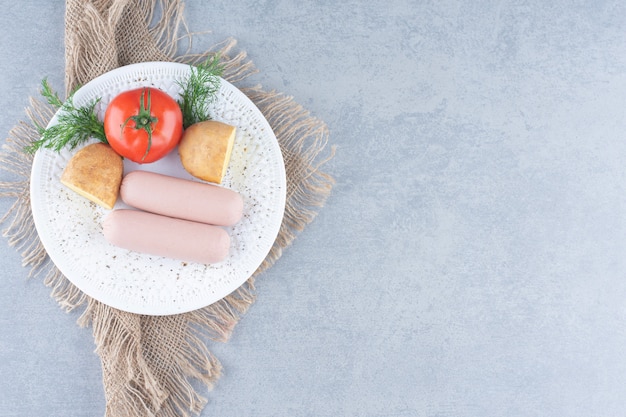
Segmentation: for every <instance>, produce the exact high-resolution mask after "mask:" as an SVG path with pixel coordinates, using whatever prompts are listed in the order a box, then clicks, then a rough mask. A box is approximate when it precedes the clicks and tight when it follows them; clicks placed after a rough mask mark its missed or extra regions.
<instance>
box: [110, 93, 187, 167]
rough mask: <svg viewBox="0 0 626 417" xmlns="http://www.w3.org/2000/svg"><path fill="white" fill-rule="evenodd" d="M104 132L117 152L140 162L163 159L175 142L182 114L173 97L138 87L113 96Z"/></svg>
mask: <svg viewBox="0 0 626 417" xmlns="http://www.w3.org/2000/svg"><path fill="white" fill-rule="evenodd" d="M104 133H105V135H106V138H107V141H108V142H109V145H111V147H112V148H113V150H115V151H116V152H117V153H118V154H120V155H121V156H123V157H124V158H128V159H130V160H131V161H134V162H137V163H140V164H143V163H149V162H154V161H156V160H159V159H161V158H163V157H164V156H165V155H167V154H168V153H169V152H170V151H171V150H172V149H174V148H175V147H176V145H178V142H180V139H181V137H182V134H183V115H182V112H181V110H180V107H179V106H178V103H177V102H176V100H174V99H173V98H172V97H170V96H169V95H168V94H166V93H164V92H163V91H161V90H158V89H156V88H151V87H142V88H137V89H135V90H128V91H125V92H123V93H121V94H119V95H118V96H116V97H115V98H114V99H113V100H111V102H110V103H109V106H108V107H107V109H106V112H105V114H104Z"/></svg>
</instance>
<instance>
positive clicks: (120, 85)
mask: <svg viewBox="0 0 626 417" xmlns="http://www.w3.org/2000/svg"><path fill="white" fill-rule="evenodd" d="M189 71H190V67H189V66H188V65H184V64H177V63H167V62H151V63H141V64H134V65H129V66H126V67H122V68H118V69H116V70H113V71H111V72H109V73H106V74H104V75H102V76H100V77H98V78H96V79H94V80H92V81H91V82H89V83H87V84H86V85H84V86H83V87H82V88H81V89H80V90H78V91H77V92H76V94H75V96H74V104H75V105H76V106H82V105H85V104H87V103H88V102H89V101H91V100H93V99H96V98H98V97H100V98H101V101H100V103H99V105H98V106H97V107H96V111H97V112H98V115H99V117H100V118H101V120H102V117H103V115H104V110H105V109H106V106H107V105H108V103H109V102H110V101H111V99H112V98H113V97H115V96H116V95H117V94H119V93H120V92H122V91H125V90H129V89H132V88H137V87H141V86H152V87H157V88H160V89H161V90H164V91H165V92H167V93H169V94H170V95H171V96H172V97H174V98H178V97H179V93H180V87H179V86H178V84H176V80H182V79H184V78H185V77H186V76H187V75H188V74H189ZM210 109H211V112H210V114H211V116H212V118H213V119H214V120H219V121H222V122H225V123H228V124H231V125H234V126H236V127H237V136H236V138H235V144H234V148H233V152H232V157H231V161H230V164H229V167H228V172H227V173H226V176H225V179H224V182H223V184H222V185H223V186H225V187H227V188H230V189H233V190H235V191H237V192H239V193H240V194H241V195H242V197H243V200H244V214H243V218H242V220H241V221H240V222H239V223H238V224H236V225H235V226H232V227H229V228H227V231H228V232H229V234H230V236H231V248H230V254H229V256H228V258H227V259H226V260H224V261H222V262H220V263H217V264H212V265H201V264H194V263H184V262H181V261H177V260H173V259H167V258H162V257H155V256H149V255H146V254H141V253H137V252H131V251H128V250H124V249H121V248H118V247H115V246H113V245H111V244H109V243H108V242H106V241H105V239H104V236H103V234H102V219H103V217H104V216H105V215H106V214H107V213H108V212H109V211H108V210H106V209H103V208H101V207H99V206H97V205H95V204H94V203H91V202H89V201H88V200H86V199H85V198H83V197H81V196H79V195H78V194H76V193H74V192H72V191H70V190H69V189H68V188H66V187H65V186H63V185H62V184H61V183H60V176H61V173H62V171H63V169H64V168H65V166H66V164H67V162H68V161H69V159H70V158H71V156H72V155H73V154H74V153H75V152H76V150H77V149H76V150H74V151H72V152H70V151H69V150H68V149H64V150H63V151H62V152H60V153H55V152H52V151H49V150H47V149H42V150H39V151H37V153H36V154H35V158H34V161H33V168H32V173H31V189H30V191H31V204H32V211H33V218H34V221H35V226H36V228H37V232H38V233H39V237H40V238H41V241H42V243H43V245H44V247H45V248H46V251H47V252H48V254H49V255H50V258H51V259H52V261H53V262H54V263H55V264H56V266H57V267H58V268H59V270H60V271H61V272H62V273H63V274H64V275H65V276H66V277H67V278H68V279H69V280H70V281H71V282H72V283H73V284H74V285H76V286H77V287H78V288H80V289H81V290H82V291H83V292H85V293H86V294H87V295H89V296H91V297H93V298H95V299H97V300H99V301H101V302H103V303H105V304H108V305H110V306H112V307H115V308H118V309H120V310H125V311H130V312H133V313H139V314H150V315H166V314H176V313H182V312H187V311H191V310H195V309H197V308H201V307H205V306H207V305H209V304H212V303H214V302H216V301H218V300H220V299H221V298H223V297H225V296H226V295H228V294H230V293H231V292H232V291H234V290H235V289H237V288H238V287H239V286H240V285H242V284H243V283H244V282H245V281H246V280H247V279H248V278H249V277H250V276H251V275H252V274H253V273H254V271H255V270H256V269H257V268H258V267H259V265H260V264H261V263H262V262H263V260H264V259H265V257H266V256H267V254H268V252H269V250H270V249H271V247H272V245H273V243H274V240H275V239H276V236H277V234H278V230H279V228H280V225H281V222H282V219H283V214H284V208H285V194H286V178H285V166H284V162H283V158H282V154H281V151H280V147H279V145H278V142H277V140H276V137H275V135H274V133H273V132H272V129H271V127H270V126H269V124H268V122H267V121H266V120H265V118H264V117H263V115H262V114H261V112H260V111H259V110H258V108H257V107H256V106H255V105H254V104H253V103H252V102H251V101H250V100H249V99H248V98H247V97H246V96H245V95H244V94H243V93H242V92H241V91H239V90H238V89H237V88H235V87H234V86H233V85H231V84H229V83H228V82H226V81H222V83H221V88H220V90H219V92H218V95H217V100H216V101H215V103H213V104H211V105H210ZM56 121H57V116H56V115H55V117H54V118H53V119H52V120H51V122H50V125H52V124H54V123H56ZM136 169H142V170H148V171H154V172H160V173H163V174H166V175H173V176H177V177H181V178H186V179H193V178H192V177H191V176H190V175H189V174H188V173H187V172H186V171H185V170H184V169H183V168H182V165H181V164H180V159H179V156H178V152H177V151H176V150H175V151H173V152H172V153H170V154H169V155H168V156H166V157H165V158H164V159H162V160H160V161H157V162H154V163H152V164H144V165H138V164H134V163H132V162H130V161H125V162H124V171H125V173H128V172H130V171H133V170H136ZM122 207H124V204H123V202H121V200H118V203H117V204H116V207H115V209H117V208H122Z"/></svg>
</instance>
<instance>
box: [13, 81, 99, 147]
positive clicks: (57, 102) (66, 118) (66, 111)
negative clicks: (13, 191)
mask: <svg viewBox="0 0 626 417" xmlns="http://www.w3.org/2000/svg"><path fill="white" fill-rule="evenodd" d="M41 86H42V88H41V95H42V96H43V97H44V98H45V99H46V101H47V102H48V103H49V104H50V105H52V106H53V107H54V108H55V109H57V110H58V109H60V110H61V111H60V112H59V116H58V120H57V123H56V124H55V125H53V126H50V127H49V128H46V127H45V126H42V125H40V124H38V123H35V127H36V128H37V131H38V132H39V134H40V135H41V137H40V138H39V139H38V140H36V141H34V142H33V143H32V144H31V145H30V146H27V147H26V148H25V151H26V152H28V153H31V154H32V153H35V152H36V151H37V150H38V149H40V148H47V149H52V150H54V151H55V152H59V151H60V150H61V149H63V148H64V147H66V146H69V148H70V149H74V148H75V147H77V146H78V145H80V144H81V143H83V142H86V141H87V140H89V139H90V138H95V139H97V140H100V141H101V142H104V143H107V139H106V136H105V135H104V126H103V124H102V122H101V121H100V120H98V116H97V115H96V112H95V108H96V105H97V104H98V102H99V101H100V99H95V100H92V101H90V102H89V103H87V105H86V106H84V107H75V106H74V102H73V96H74V93H72V94H70V96H69V97H68V98H67V100H65V102H63V101H61V99H60V98H59V96H58V94H57V93H55V92H54V91H53V90H52V88H51V87H50V84H48V80H47V79H45V78H44V79H43V81H42V82H41Z"/></svg>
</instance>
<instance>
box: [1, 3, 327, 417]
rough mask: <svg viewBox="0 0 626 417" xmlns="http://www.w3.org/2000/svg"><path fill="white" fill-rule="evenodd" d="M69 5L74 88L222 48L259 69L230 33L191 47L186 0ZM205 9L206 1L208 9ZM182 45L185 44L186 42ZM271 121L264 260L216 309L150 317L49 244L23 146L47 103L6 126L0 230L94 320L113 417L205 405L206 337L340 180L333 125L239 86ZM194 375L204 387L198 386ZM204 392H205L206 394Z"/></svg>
mask: <svg viewBox="0 0 626 417" xmlns="http://www.w3.org/2000/svg"><path fill="white" fill-rule="evenodd" d="M65 6H66V9H65V50H66V54H65V60H66V71H65V90H66V93H69V92H70V91H73V90H74V89H75V88H77V87H78V86H80V85H83V84H85V83H87V82H88V81H90V80H91V79H93V78H94V77H96V76H98V75H100V74H103V73H105V72H107V71H110V70H112V69H114V68H117V67H120V66H123V65H127V64H132V63H137V62H146V61H176V62H182V63H189V64H194V63H198V62H200V61H203V60H205V59H206V58H207V57H208V56H209V55H211V54H215V53H219V54H220V56H221V58H222V62H223V63H224V65H225V73H224V78H226V79H227V80H229V81H230V82H232V83H233V84H235V85H238V84H240V83H241V82H242V81H243V80H245V79H246V78H247V77H248V76H249V75H251V74H253V73H254V72H255V71H256V69H255V68H254V66H253V65H252V63H251V62H250V61H249V60H248V59H247V57H246V54H245V53H244V52H242V51H239V52H237V51H236V42H235V40H233V39H226V40H224V41H222V42H220V43H218V44H216V45H214V46H211V47H209V48H207V50H206V51H204V52H202V53H190V51H191V48H190V47H189V45H191V41H192V39H193V38H194V37H197V35H194V34H191V33H189V32H188V30H187V28H186V25H185V20H184V16H183V12H184V4H183V2H182V1H180V0H144V1H141V0H91V1H89V0H67V1H66V4H65ZM207 7H208V6H207ZM185 45H187V46H188V48H185ZM241 89H242V91H244V93H246V94H247V95H248V97H250V99H251V100H252V101H253V102H254V103H255V104H256V105H257V106H258V107H259V109H260V110H261V112H262V113H263V114H264V115H265V117H266V118H267V120H268V122H269V123H270V125H271V126H272V128H273V130H274V132H275V134H276V136H277V138H278V141H279V144H280V147H281V151H282V153H283V158H284V161H285V168H286V172H287V203H286V209H285V216H284V219H283V223H282V226H281V229H280V232H279V235H278V238H277V239H276V242H275V243H274V246H273V247H272V249H271V251H270V253H269V255H268V257H267V258H266V259H265V261H264V262H263V264H262V265H261V266H260V267H259V269H258V270H257V271H256V272H255V274H254V275H253V276H252V277H251V278H250V279H249V280H248V281H247V282H246V283H245V284H244V285H243V286H241V287H240V288H239V289H237V290H236V291H235V292H234V293H232V294H231V295H229V296H227V297H226V298H224V299H222V300H221V301H219V302H217V303H215V304H213V305H210V306H208V307H205V308H202V309H199V310H196V311H193V312H190V313H185V314H178V315H171V316H145V315H137V314H132V313H127V312H123V311H120V310H116V309H114V308H111V307H109V306H107V305H104V304H102V303H100V302H98V301H96V300H94V299H92V298H90V297H88V296H87V295H85V294H84V293H82V292H81V291H80V290H79V289H78V288H76V287H75V286H74V285H72V284H71V283H70V282H69V280H67V278H65V277H64V276H63V274H62V273H61V272H60V271H59V270H58V269H57V268H56V267H55V266H54V264H53V263H52V262H51V261H50V259H49V257H48V256H47V254H46V251H45V248H44V247H43V246H42V244H41V242H40V241H39V238H38V236H37V232H36V229H35V226H34V223H33V219H32V213H31V210H30V197H29V175H30V169H31V166H32V156H31V155H28V154H26V153H24V152H23V148H24V146H25V145H28V144H29V143H31V142H32V141H33V140H35V139H37V138H38V132H37V129H36V128H35V126H36V125H37V124H39V125H44V126H45V125H46V124H47V122H48V121H49V120H50V118H51V117H52V116H53V109H51V108H50V106H49V105H47V104H46V103H44V102H42V101H41V100H38V99H36V98H31V102H30V103H31V104H30V106H29V108H27V109H26V114H27V120H25V121H22V122H19V123H18V124H17V125H16V126H15V127H14V128H13V129H12V130H11V131H10V132H9V136H8V138H7V140H6V143H5V145H4V146H3V148H2V152H1V153H0V169H1V170H2V171H3V172H4V176H5V177H6V178H7V179H6V180H4V178H3V181H1V182H0V196H1V197H4V198H11V199H14V203H13V205H12V206H11V208H10V209H9V211H8V212H7V213H6V214H5V215H4V216H3V217H2V218H1V219H0V221H1V222H2V223H3V226H4V227H3V234H4V236H5V237H6V238H7V239H8V241H9V243H10V244H11V245H13V246H14V247H15V248H16V249H17V250H19V251H20V253H21V254H22V258H23V264H24V266H25V267H28V268H30V270H31V275H33V276H40V277H42V278H43V281H44V283H45V284H46V285H48V286H49V287H50V288H51V291H52V295H53V296H54V298H55V299H56V300H57V301H58V303H59V304H60V306H61V307H62V308H63V309H65V310H67V311H73V310H77V309H78V311H79V312H80V313H79V319H78V323H79V324H80V325H82V326H90V327H91V328H92V331H93V337H94V342H95V346H96V348H95V351H96V353H97V354H98V355H99V357H100V359H101V363H102V373H103V386H104V391H105V398H106V410H104V414H105V415H106V416H107V417H121V416H155V417H156V416H159V417H170V416H171V417H174V416H176V417H181V416H192V415H197V414H199V413H200V412H201V411H202V409H203V408H204V407H205V405H206V403H207V398H206V394H204V392H202V391H206V390H204V389H202V390H199V389H198V386H205V387H206V388H207V389H210V388H211V387H212V386H213V384H214V383H215V382H216V381H217V379H218V378H219V376H220V373H221V365H220V363H219V361H218V360H217V358H215V357H214V356H213V355H212V354H211V352H210V350H209V348H208V344H209V343H210V342H211V341H220V342H225V341H227V340H228V339H229V337H230V335H231V333H232V331H233V328H234V327H235V325H236V324H237V322H238V320H239V319H240V317H241V315H242V314H244V313H245V312H246V310H247V309H248V308H249V307H250V305H251V304H252V303H253V302H254V301H255V293H254V279H255V278H256V277H258V275H259V274H261V273H262V272H264V271H266V270H267V269H268V268H270V267H271V266H272V265H273V264H274V263H275V262H276V261H277V260H278V258H279V257H280V256H281V254H282V251H283V250H284V249H285V248H286V247H288V246H289V245H290V244H291V243H292V242H293V240H294V239H295V238H296V237H297V235H298V233H299V232H300V231H302V230H303V228H304V227H305V226H306V225H307V224H308V223H310V222H311V221H312V220H313V219H314V218H315V216H316V215H317V213H318V211H319V209H320V207H322V206H323V204H324V203H325V201H326V199H327V198H328V196H329V194H330V192H331V190H332V187H333V184H334V180H333V178H332V177H331V176H329V175H328V174H327V173H325V172H323V171H322V167H323V165H324V163H326V162H327V161H328V160H329V159H330V158H332V155H333V150H332V149H331V150H325V148H326V144H327V142H328V130H327V127H326V125H325V124H324V122H322V121H321V120H319V119H317V118H314V117H311V116H310V115H309V113H308V112H307V111H306V110H305V109H304V108H303V107H302V106H300V105H299V104H297V103H295V102H294V101H293V99H292V98H291V97H288V96H285V95H283V94H281V93H277V92H274V91H265V90H263V89H262V88H261V87H247V88H243V87H242V88H241ZM198 381H199V382H200V383H201V384H198ZM199 391H200V392H199Z"/></svg>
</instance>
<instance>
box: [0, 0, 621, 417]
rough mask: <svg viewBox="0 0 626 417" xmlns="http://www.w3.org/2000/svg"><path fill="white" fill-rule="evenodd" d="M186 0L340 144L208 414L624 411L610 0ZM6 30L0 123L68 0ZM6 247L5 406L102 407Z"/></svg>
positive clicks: (0, 249) (48, 51)
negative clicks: (326, 190)
mask: <svg viewBox="0 0 626 417" xmlns="http://www.w3.org/2000/svg"><path fill="white" fill-rule="evenodd" d="M186 13H187V16H188V23H189V26H190V29H191V30H194V31H201V30H205V29H211V30H212V33H211V34H209V35H207V36H205V37H203V38H200V40H199V41H198V43H196V44H195V48H197V49H198V50H201V49H202V47H203V46H207V45H210V44H212V43H213V42H216V41H219V40H222V39H223V38H225V37H227V36H234V37H235V38H237V39H238V40H239V47H240V48H241V49H244V50H246V51H247V52H248V54H249V56H250V57H251V58H252V59H253V60H254V62H255V63H256V65H257V66H258V68H259V70H260V73H259V74H258V75H256V76H255V77H253V79H251V80H249V81H248V82H249V83H260V84H262V85H263V86H264V87H266V88H267V89H276V90H279V91H282V92H284V93H286V94H288V95H293V96H294V97H295V98H296V100H297V101H299V102H300V103H302V104H303V105H305V106H306V107H307V108H308V109H309V110H310V111H311V112H312V113H313V114H314V115H315V116H318V117H320V118H321V119H323V120H325V121H326V122H327V124H328V125H329V128H330V130H331V141H332V143H333V144H334V145H337V154H336V157H335V158H334V159H333V161H332V162H331V163H330V164H329V165H328V166H327V170H328V171H330V172H331V173H332V174H333V175H334V176H335V177H336V179H337V185H336V187H335V190H334V192H333V195H332V197H331V198H330V199H329V200H328V203H327V205H326V207H325V208H324V209H323V210H322V211H321V213H320V215H319V217H318V218H317V219H316V221H315V222H314V223H313V224H312V225H311V226H310V227H309V228H307V229H306V231H305V232H304V233H302V235H301V236H300V237H299V239H298V240H297V241H296V243H295V244H294V246H293V247H291V248H290V249H289V250H288V251H287V252H286V253H285V255H284V256H283V257H282V258H281V260H280V261H279V262H278V264H277V265H276V266H275V267H274V268H273V269H271V270H270V271H269V272H268V273H266V274H265V275H264V276H263V277H262V278H261V279H259V281H258V294H259V297H258V301H257V303H256V304H255V305H254V306H253V307H252V309H251V310H250V312H249V313H248V314H247V315H246V316H245V318H244V319H243V321H242V322H241V323H240V325H239V326H238V327H237V329H236V331H235V334H234V336H233V339H232V341H231V342H230V343H228V344H226V345H221V344H217V345H215V346H214V352H215V353H216V355H217V356H218V357H219V358H220V359H221V360H222V362H223V365H224V368H225V369H224V376H223V377H222V379H221V380H220V381H219V383H218V385H217V386H216V388H215V389H214V390H213V391H212V392H211V393H210V396H209V397H210V405H209V406H208V407H207V408H206V409H205V412H204V413H203V414H202V415H203V416H237V415H239V416H329V417H330V416H394V417H396V416H397V417H400V416H402V417H405V416H432V417H434V416H457V417H470V416H494V417H495V416H528V417H530V416H560V417H565V416H572V417H574V416H591V415H594V416H623V415H626V396H625V395H624V390H625V387H626V359H625V358H626V355H625V352H626V331H625V328H626V327H625V318H626V317H625V316H626V307H625V305H626V304H625V303H624V299H625V298H626V297H625V296H626V280H625V279H624V278H625V274H626V262H625V257H624V254H625V253H626V224H625V222H624V220H623V219H624V218H626V213H625V209H626V193H625V192H624V191H625V184H626V168H625V164H624V160H625V159H626V140H624V138H625V137H626V133H625V132H626V129H625V125H626V118H625V117H624V116H625V108H626V30H625V28H626V3H623V2H619V1H577V2H574V1H560V0H559V1H554V2H544V1H522V2H511V1H485V0H480V1H460V0H446V1H409V0H404V1H401V0H391V1H386V2H383V1H355V0H348V1H344V2H335V1H304V2H289V1H252V0H247V1H239V2H230V1H220V0H215V1H210V2H201V1H191V0H190V1H188V2H187V12H186ZM0 31H1V33H2V35H3V39H4V41H3V42H2V43H0V56H2V57H3V59H2V60H0V89H1V91H2V92H3V94H2V95H0V108H2V116H1V117H0V130H1V131H2V132H3V133H2V135H3V136H2V137H6V133H7V132H8V130H9V129H10V127H11V126H12V125H13V124H14V123H15V122H16V121H17V120H18V119H20V118H21V117H22V114H23V108H24V107H25V106H26V105H27V96H28V95H33V94H36V91H37V87H38V83H39V81H40V79H41V78H43V77H45V76H47V77H49V80H50V82H51V83H52V84H53V86H56V87H57V88H58V89H61V90H62V88H63V85H62V83H63V75H62V74H63V68H64V62H63V9H62V8H60V7H59V6H58V4H57V5H55V4H53V2H45V1H43V0H42V1H23V2H19V3H18V2H14V3H11V4H8V5H3V13H2V14H0ZM203 43H204V44H203ZM7 207H8V202H7V201H4V200H0V209H2V212H4V211H5V210H6V208H7ZM0 255H1V256H0V271H1V272H0V276H1V277H2V281H1V283H2V291H1V292H0V364H2V365H0V369H1V370H2V378H0V415H2V416H35V415H39V416H44V415H45V416H66V417H69V416H86V415H102V414H103V409H104V397H103V393H102V389H101V373H100V364H99V360H98V358H97V356H96V355H95V354H94V353H93V347H94V346H93V342H92V340H91V333H90V330H88V329H80V328H78V327H77V326H76V324H75V319H76V317H77V315H76V314H69V315H67V314H65V313H63V312H62V311H61V310H60V309H59V308H58V307H57V305H56V304H55V302H54V301H53V300H52V299H51V298H50V297H49V289H47V288H45V287H44V286H43V285H42V283H41V282H39V281H37V280H27V279H26V275H27V274H26V271H25V270H24V269H22V268H21V266H20V258H19V256H18V255H17V254H16V253H15V251H14V250H13V249H11V248H8V247H7V245H6V243H4V244H2V243H0Z"/></svg>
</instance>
